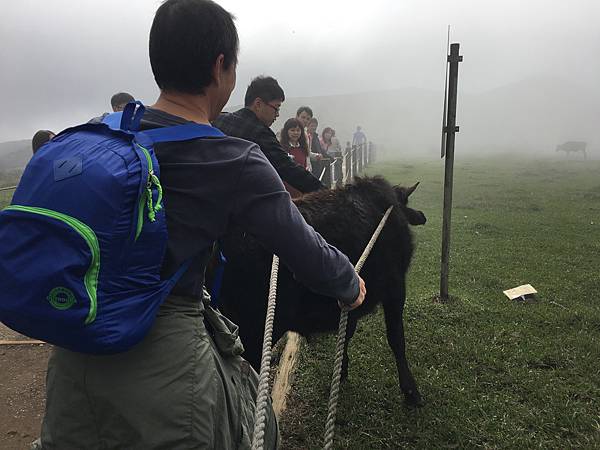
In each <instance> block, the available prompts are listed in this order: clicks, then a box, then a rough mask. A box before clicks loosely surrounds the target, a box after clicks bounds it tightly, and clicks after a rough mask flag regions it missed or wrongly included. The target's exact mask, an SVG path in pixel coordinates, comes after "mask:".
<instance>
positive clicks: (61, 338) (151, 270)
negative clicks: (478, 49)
mask: <svg viewBox="0 0 600 450" xmlns="http://www.w3.org/2000/svg"><path fill="white" fill-rule="evenodd" d="M143 113H144V107H143V105H141V104H138V105H136V104H135V103H130V104H129V105H127V107H126V108H125V110H124V111H123V113H118V114H111V115H110V116H108V117H107V118H106V119H105V120H104V122H105V123H95V124H92V123H88V124H85V125H80V126H77V127H74V128H69V129H67V130H65V131H63V132H61V133H60V134H59V135H57V136H56V137H55V138H54V139H52V140H51V141H50V142H49V143H47V144H46V145H44V146H43V147H42V148H41V149H40V150H39V151H38V152H37V153H36V154H35V155H34V156H33V158H32V159H31V161H30V162H29V164H28V165H27V167H26V169H25V172H24V173H23V176H22V178H21V181H20V183H19V186H18V187H17V190H16V192H15V194H14V196H13V199H12V202H11V205H10V206H8V207H6V208H5V209H4V210H3V211H2V212H0V321H1V322H3V323H4V324H6V325H7V326H9V327H10V328H12V329H14V330H16V331H18V332H19V333H22V334H24V335H27V336H30V337H32V338H36V339H41V340H44V341H46V342H50V343H52V344H55V345H58V346H60V347H64V348H67V349H70V350H73V351H77V352H84V353H96V354H102V353H117V352H122V351H125V350H127V349H129V348H131V347H132V346H133V345H135V344H136V343H138V342H139V341H140V340H141V339H142V338H143V337H144V336H145V335H146V333H147V332H148V330H149V329H150V327H151V326H152V324H153V323H154V319H155V316H156V312H157V310H158V308H159V306H160V305H161V303H162V302H163V300H164V299H165V298H166V297H167V295H168V294H169V292H170V291H171V289H172V288H173V286H174V285H175V283H176V282H177V280H178V279H179V278H180V276H181V275H182V274H183V273H184V272H185V271H186V270H187V268H188V266H189V262H187V263H185V264H183V265H182V267H180V268H179V269H178V270H177V272H176V273H175V274H174V275H173V276H171V278H169V279H161V277H160V270H161V265H162V261H163V257H164V253H165V249H166V244H167V227H166V221H165V212H164V209H163V208H162V188H161V185H160V180H159V179H160V173H159V167H158V161H157V160H156V157H155V155H154V151H153V148H152V146H153V144H154V143H157V142H171V141H184V140H189V139H195V138H199V137H222V136H223V133H221V132H220V131H219V130H217V129H216V128H213V127H211V126H208V125H200V124H193V123H189V124H185V125H179V126H173V127H164V128H157V129H152V130H147V131H137V130H138V129H139V124H140V121H141V119H142V116H143ZM117 124H118V125H117Z"/></svg>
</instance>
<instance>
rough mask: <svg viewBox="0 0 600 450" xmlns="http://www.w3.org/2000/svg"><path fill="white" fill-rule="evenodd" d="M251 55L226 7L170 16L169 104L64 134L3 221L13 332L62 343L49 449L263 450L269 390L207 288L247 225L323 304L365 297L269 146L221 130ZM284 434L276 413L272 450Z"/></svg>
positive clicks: (5, 285)
mask: <svg viewBox="0 0 600 450" xmlns="http://www.w3.org/2000/svg"><path fill="white" fill-rule="evenodd" d="M237 52H238V35H237V30H236V27H235V25H234V23H233V19H232V16H231V15H230V14H229V13H228V12H227V11H225V10H224V9H223V8H221V7H220V6H218V5H217V4H215V3H213V2H212V1H210V0H167V1H166V2H164V3H163V4H162V5H161V6H160V8H159V9H158V11H157V12H156V16H155V18H154V22H153V24H152V29H151V31H150V62H151V66H152V70H153V73H154V77H155V80H156V82H157V84H158V86H159V88H160V90H161V94H160V96H159V98H158V100H157V102H156V103H155V104H154V105H152V106H151V107H149V108H145V107H144V106H143V105H141V104H136V103H130V104H128V105H127V107H126V108H125V109H124V111H123V112H122V113H116V114H118V116H113V117H112V118H111V120H108V121H105V122H99V121H98V122H96V123H88V124H85V125H81V126H78V127H74V128H71V129H67V130H65V131H63V132H62V133H59V134H58V135H57V136H56V137H55V138H54V139H53V140H52V141H51V142H50V143H48V144H47V145H46V147H45V148H44V151H43V152H39V153H37V154H36V155H34V157H33V158H32V161H31V162H30V163H29V164H28V166H27V168H26V170H25V172H24V174H23V177H22V180H21V183H20V184H19V187H18V189H17V191H16V192H15V195H14V198H13V201H12V203H11V205H10V206H9V207H7V208H6V210H4V211H3V212H2V213H0V292H2V294H1V297H0V320H1V321H2V322H4V323H6V324H7V325H9V326H10V327H12V328H14V329H16V330H17V331H20V332H22V333H24V334H27V335H29V336H32V337H36V338H39V339H44V340H46V341H48V342H50V343H52V344H55V345H56V347H55V350H54V351H53V354H52V356H51V358H50V361H49V363H48V375H47V402H46V414H45V417H44V421H43V425H42V435H41V446H42V448H43V449H61V450H68V449H155V448H156V449H158V448H161V449H163V448H164V449H191V448H211V449H233V448H250V442H251V433H252V430H253V424H254V407H255V401H256V389H257V384H258V380H257V375H256V373H255V372H254V371H253V370H252V368H251V367H250V366H249V364H248V363H247V362H246V361H244V360H243V359H242V358H241V356H240V354H241V353H242V352H243V347H242V345H241V343H240V341H239V338H238V337H237V329H236V326H235V325H234V324H232V323H231V322H229V321H228V320H227V319H226V318H225V317H223V316H222V315H220V314H219V312H218V311H216V310H214V309H212V308H211V307H210V305H209V302H208V301H207V299H206V296H205V295H204V289H203V286H204V272H205V268H206V265H207V261H208V258H209V256H210V251H211V248H212V245H213V243H214V242H215V241H216V240H217V239H219V238H220V237H221V236H223V235H224V234H225V233H226V232H227V230H228V229H229V228H230V226H233V225H237V226H241V227H243V228H244V229H245V230H246V231H247V232H248V233H252V234H253V235H254V236H256V238H257V239H258V240H259V241H261V243H262V244H263V245H265V247H267V248H268V249H270V250H272V251H273V252H274V253H276V254H278V255H279V257H280V259H281V261H282V262H283V263H284V264H286V265H287V266H288V267H289V268H290V269H291V270H292V271H293V273H294V274H295V276H296V278H297V279H299V280H301V281H302V282H304V283H305V284H306V285H307V286H308V287H310V288H311V289H313V290H314V291H316V292H319V293H320V294H323V295H327V296H331V297H336V298H338V299H339V301H340V303H341V304H345V305H346V306H347V307H348V308H350V309H351V308H355V307H358V306H360V304H361V303H362V301H363V300H364V296H365V294H366V290H365V287H364V283H363V282H362V280H361V279H360V278H359V277H358V275H356V273H355V271H354V269H353V267H352V265H351V264H350V262H349V261H348V258H347V257H346V256H345V255H343V254H342V253H341V252H339V251H338V250H337V249H336V248H334V247H332V246H330V245H329V244H327V243H326V242H325V241H324V240H323V238H322V237H321V236H320V235H319V234H317V233H316V232H315V231H314V230H313V229H312V228H311V227H310V226H308V225H307V224H306V222H305V221H304V219H303V218H302V216H301V215H300V213H299V212H298V210H297V208H296V207H295V206H294V205H293V203H292V202H291V200H290V197H289V194H288V193H287V192H286V191H285V188H284V186H283V183H282V181H281V179H280V178H279V177H278V176H277V173H276V172H275V170H274V169H273V167H272V166H271V165H270V163H269V161H268V160H267V159H266V158H265V156H264V155H263V154H262V153H261V151H260V149H259V148H258V146H257V145H255V144H252V143H250V142H248V141H244V140H241V139H237V138H232V137H228V136H225V135H223V133H221V132H220V131H219V130H217V129H216V128H213V127H212V126H210V120H212V119H214V118H215V117H216V116H217V115H218V114H219V113H220V111H221V109H222V108H223V106H224V105H225V103H226V102H227V100H228V99H229V96H230V94H231V91H232V90H233V88H234V85H235V70H236V64H237ZM115 119H118V120H115ZM239 301H246V299H243V298H240V299H239ZM277 434H278V433H277V424H276V422H275V418H274V415H273V413H272V409H269V414H268V417H267V424H266V429H265V448H275V447H276V446H277Z"/></svg>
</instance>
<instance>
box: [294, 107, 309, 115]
mask: <svg viewBox="0 0 600 450" xmlns="http://www.w3.org/2000/svg"><path fill="white" fill-rule="evenodd" d="M304 111H306V112H307V113H308V114H309V115H310V117H312V116H313V113H312V109H310V107H309V106H301V107H300V108H298V111H296V117H298V116H299V115H300V114H302V113H303V112H304Z"/></svg>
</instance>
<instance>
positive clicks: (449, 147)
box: [440, 44, 463, 300]
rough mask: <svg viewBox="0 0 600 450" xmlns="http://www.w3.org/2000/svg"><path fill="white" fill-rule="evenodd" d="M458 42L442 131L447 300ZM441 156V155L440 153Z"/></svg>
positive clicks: (444, 295) (443, 290)
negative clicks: (443, 134) (444, 140)
mask: <svg viewBox="0 0 600 450" xmlns="http://www.w3.org/2000/svg"><path fill="white" fill-rule="evenodd" d="M459 47H460V44H452V45H451V46H450V55H448V63H449V64H450V76H449V78H448V112H447V116H446V117H447V120H446V122H445V123H446V124H447V125H446V126H445V127H444V129H443V130H442V133H445V134H446V142H445V143H446V148H445V155H446V161H445V171H444V216H443V223H442V270H441V277H440V278H441V279H440V300H448V272H449V268H450V222H451V218H452V186H453V175H454V140H455V134H456V133H457V132H458V127H457V126H456V97H457V88H458V63H459V62H461V61H462V60H463V57H462V56H460V55H459ZM442 157H443V155H442Z"/></svg>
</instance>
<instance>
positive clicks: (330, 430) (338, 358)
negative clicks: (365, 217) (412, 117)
mask: <svg viewBox="0 0 600 450" xmlns="http://www.w3.org/2000/svg"><path fill="white" fill-rule="evenodd" d="M392 208H393V206H390V207H389V208H388V209H387V211H386V212H385V214H384V215H383V217H382V218H381V221H380V222H379V225H378V226H377V228H376V229H375V232H374V233H373V236H371V240H370V241H369V243H368V244H367V246H366V247H365V250H364V251H363V253H362V255H361V256H360V258H359V259H358V262H357V263H356V266H355V267H354V269H355V270H356V273H359V272H360V269H362V266H363V265H364V263H365V261H366V260H367V258H368V256H369V253H371V250H372V249H373V246H374V245H375V242H377V238H378V237H379V233H381V230H382V229H383V226H384V225H385V222H386V221H387V219H388V217H389V215H390V213H391V212H392ZM347 325H348V311H345V310H342V312H341V314H340V326H339V327H338V337H337V342H336V346H335V363H334V365H333V377H332V379H331V391H330V393H329V405H328V408H327V422H326V423H325V444H324V446H323V448H325V450H329V449H331V448H332V447H333V436H334V434H335V433H334V432H335V416H336V414H337V402H338V397H339V393H340V379H341V376H342V360H343V357H344V343H345V342H346V327H347Z"/></svg>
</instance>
